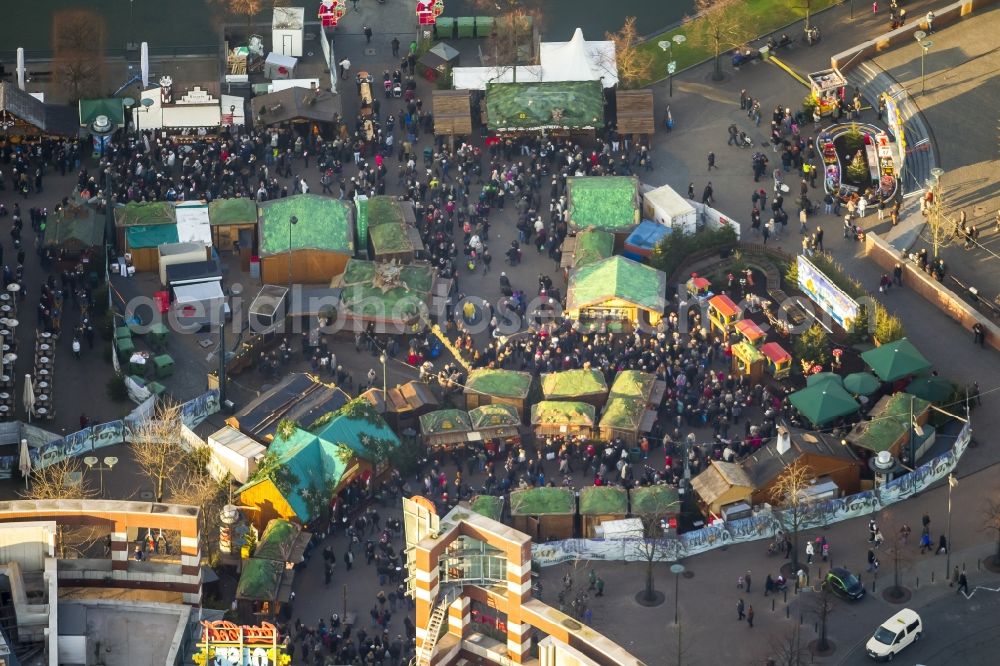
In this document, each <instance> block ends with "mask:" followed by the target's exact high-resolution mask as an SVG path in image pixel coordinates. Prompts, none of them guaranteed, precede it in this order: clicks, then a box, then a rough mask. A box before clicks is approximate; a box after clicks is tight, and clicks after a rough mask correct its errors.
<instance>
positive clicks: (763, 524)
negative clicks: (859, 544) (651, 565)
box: [531, 423, 972, 567]
mask: <svg viewBox="0 0 1000 666" xmlns="http://www.w3.org/2000/svg"><path fill="white" fill-rule="evenodd" d="M971 439H972V427H971V426H970V425H969V424H968V423H966V424H965V426H964V427H963V428H962V431H961V432H960V433H959V434H958V438H957V439H956V440H955V445H954V446H953V447H952V449H951V450H950V451H948V452H946V453H942V454H941V455H939V456H936V457H935V458H933V459H932V460H931V461H930V462H927V463H924V464H923V465H921V466H920V467H918V468H917V469H915V470H913V471H912V472H910V473H909V474H904V475H903V476H900V477H898V478H896V479H893V480H892V481H890V482H889V483H887V484H885V485H884V486H882V487H881V488H878V489H876V490H868V491H865V492H861V493H857V494H856V495H850V496H848V497H841V498H838V499H832V500H824V501H822V502H811V503H809V504H806V505H805V506H804V507H803V508H801V509H800V510H799V511H800V514H799V520H798V525H799V529H800V530H810V529H814V528H817V527H826V526H827V525H832V524H833V523H839V522H841V521H843V520H850V519H851V518H858V517H860V516H866V515H869V514H871V513H873V512H875V511H878V510H880V509H883V508H885V507H887V506H890V505H892V504H895V503H896V502H901V501H903V500H905V499H909V498H910V497H913V496H914V495H916V494H917V493H919V492H922V491H924V490H926V489H927V488H929V487H930V486H931V485H933V484H934V483H937V482H938V481H940V480H941V479H943V478H945V477H946V476H948V474H950V473H951V472H952V471H953V470H954V469H955V467H956V466H957V465H958V461H959V460H960V459H961V458H962V455H963V454H964V453H965V449H966V448H968V446H969V441H970V440H971ZM789 522H790V521H789ZM781 523H782V520H781V512H780V511H761V512H759V513H757V514H756V515H754V516H751V517H749V518H742V519H740V520H733V521H729V522H723V523H720V524H717V525H712V526H709V527H705V528H702V529H700V530H695V531H693V532H685V533H684V534H681V535H680V536H679V537H678V538H677V539H661V540H659V541H658V542H657V547H656V553H655V557H654V559H655V560H656V561H657V562H674V561H676V560H679V559H682V558H685V557H690V556H691V555H697V554H699V553H704V552H705V551H708V550H712V549H714V548H719V547H721V546H729V545H731V544H734V543H744V542H746V541H757V540H759V539H770V538H773V537H774V535H775V534H776V533H777V531H778V530H779V529H781ZM648 548H649V546H647V545H646V543H645V542H644V541H643V540H642V539H610V540H609V539H565V540H563V541H550V542H548V543H539V544H533V545H532V548H531V558H532V562H533V563H537V564H538V565H539V566H543V567H547V566H551V565H553V564H559V563H561V562H568V561H571V560H614V561H625V562H644V561H646V560H647V558H648V553H649V550H648Z"/></svg>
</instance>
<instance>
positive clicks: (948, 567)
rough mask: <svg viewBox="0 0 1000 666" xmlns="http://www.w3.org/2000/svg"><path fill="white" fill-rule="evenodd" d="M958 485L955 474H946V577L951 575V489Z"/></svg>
mask: <svg viewBox="0 0 1000 666" xmlns="http://www.w3.org/2000/svg"><path fill="white" fill-rule="evenodd" d="M957 485H958V479H956V478H955V474H954V473H951V474H948V547H947V548H945V551H944V552H945V563H944V572H945V575H946V576H950V575H951V489H952V488H954V487H955V486H957Z"/></svg>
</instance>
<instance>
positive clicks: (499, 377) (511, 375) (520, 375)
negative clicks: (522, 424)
mask: <svg viewBox="0 0 1000 666" xmlns="http://www.w3.org/2000/svg"><path fill="white" fill-rule="evenodd" d="M531 384H532V376H531V374H529V373H527V372H517V371H515V370H494V369H492V368H477V369H476V370H473V371H472V372H470V373H469V376H468V377H467V378H466V380H465V388H464V393H465V407H466V409H470V410H471V409H475V408H476V407H480V406H482V405H492V404H497V403H500V404H505V405H510V406H511V407H513V408H514V409H516V410H517V415H518V417H520V418H521V419H522V420H523V419H524V417H525V413H526V411H527V402H528V395H529V393H530V392H531Z"/></svg>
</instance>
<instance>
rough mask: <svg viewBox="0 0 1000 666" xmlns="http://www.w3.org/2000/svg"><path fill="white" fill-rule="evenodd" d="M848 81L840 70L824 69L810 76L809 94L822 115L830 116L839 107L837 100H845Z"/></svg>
mask: <svg viewBox="0 0 1000 666" xmlns="http://www.w3.org/2000/svg"><path fill="white" fill-rule="evenodd" d="M846 89H847V79H845V78H844V75H843V74H841V73H840V70H838V69H836V68H834V69H824V70H822V71H820V72H813V73H812V74H810V75H809V92H810V94H811V96H812V98H813V101H815V102H816V104H817V105H818V106H819V112H820V115H824V116H828V115H830V114H831V113H833V110H834V109H835V108H836V107H837V100H838V99H844V95H845V94H846V92H845V91H846Z"/></svg>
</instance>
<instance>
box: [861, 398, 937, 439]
mask: <svg viewBox="0 0 1000 666" xmlns="http://www.w3.org/2000/svg"><path fill="white" fill-rule="evenodd" d="M929 405H930V403H929V402H928V401H926V400H923V399H921V398H917V397H915V396H912V395H910V394H909V393H902V392H901V393H894V394H892V395H891V396H889V399H888V400H887V401H886V402H885V406H884V408H883V409H882V410H881V411H879V412H878V413H875V412H874V411H873V412H872V414H871V416H872V419H871V420H870V421H863V422H862V423H859V424H858V425H857V426H855V428H854V430H852V431H851V434H850V442H851V443H852V444H854V445H855V446H859V447H861V448H863V449H868V450H869V451H874V452H875V453H879V452H881V451H886V450H888V449H889V447H891V446H892V445H893V444H894V443H895V442H896V440H898V439H899V438H900V437H902V436H903V435H904V434H906V432H907V431H908V430H909V429H910V410H911V409H912V410H913V414H921V413H922V412H923V411H924V410H925V409H927V407H928V406H929Z"/></svg>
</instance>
